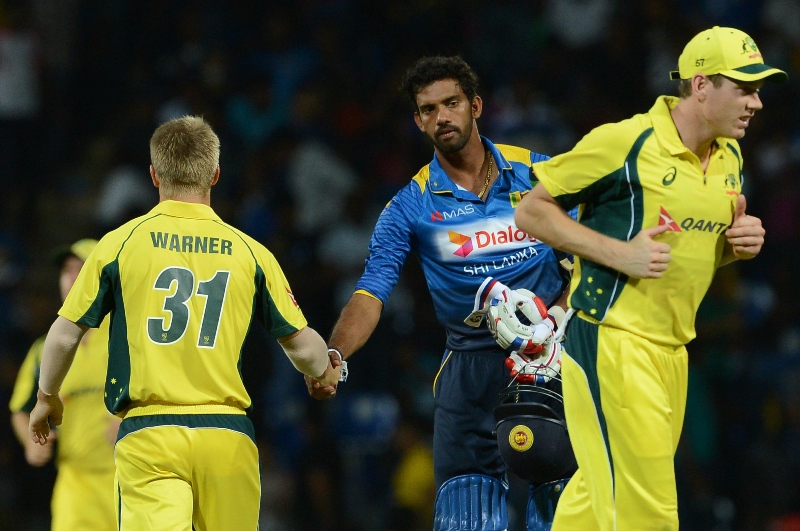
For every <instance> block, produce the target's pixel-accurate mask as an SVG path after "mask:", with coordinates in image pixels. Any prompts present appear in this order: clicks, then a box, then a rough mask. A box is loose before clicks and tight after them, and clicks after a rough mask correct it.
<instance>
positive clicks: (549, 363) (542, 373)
mask: <svg viewBox="0 0 800 531" xmlns="http://www.w3.org/2000/svg"><path fill="white" fill-rule="evenodd" d="M562 350H563V347H562V346H561V343H560V342H558V341H550V342H548V344H547V347H546V352H547V354H545V355H542V356H539V357H538V358H534V359H531V358H529V357H528V356H526V355H524V354H519V353H517V352H512V353H511V354H509V355H508V357H507V358H506V361H505V364H506V367H507V368H508V370H509V372H510V375H511V378H513V379H515V380H516V381H517V382H518V383H522V384H543V383H547V382H549V381H550V380H551V379H552V378H553V377H555V376H557V375H558V374H559V373H560V372H561V351H562Z"/></svg>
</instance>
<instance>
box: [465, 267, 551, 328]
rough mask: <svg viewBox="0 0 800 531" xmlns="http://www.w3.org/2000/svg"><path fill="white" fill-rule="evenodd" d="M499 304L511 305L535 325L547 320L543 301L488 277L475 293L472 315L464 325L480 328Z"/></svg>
mask: <svg viewBox="0 0 800 531" xmlns="http://www.w3.org/2000/svg"><path fill="white" fill-rule="evenodd" d="M498 303H509V304H511V305H512V306H514V308H515V311H516V310H520V311H521V312H522V313H523V315H525V317H527V318H528V320H529V321H530V322H531V324H534V325H536V324H539V323H540V322H542V320H543V319H545V318H547V306H546V305H545V303H544V301H543V300H542V299H540V298H539V297H537V296H536V295H534V294H533V293H531V292H530V291H528V290H526V289H518V290H512V289H511V288H509V287H508V286H506V285H505V284H503V283H502V282H499V281H498V280H495V279H494V278H492V277H486V279H484V281H483V283H482V284H481V285H480V287H479V288H478V291H477V293H475V303H474V304H473V307H472V313H471V314H469V316H467V318H466V319H464V323H466V324H468V325H469V326H473V327H478V326H480V324H481V321H483V318H484V316H486V314H487V313H489V309H490V308H491V307H492V305H494V304H498ZM520 324H521V323H520Z"/></svg>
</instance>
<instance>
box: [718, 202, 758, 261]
mask: <svg viewBox="0 0 800 531" xmlns="http://www.w3.org/2000/svg"><path fill="white" fill-rule="evenodd" d="M746 208H747V199H745V197H744V195H743V194H739V197H737V198H736V211H735V212H734V214H733V223H731V226H730V227H728V230H726V231H725V236H726V237H727V238H728V243H729V244H730V245H731V247H732V249H733V255H734V256H735V257H736V258H738V259H740V260H749V259H751V258H754V257H755V256H756V255H757V254H758V253H760V252H761V246H762V245H764V234H765V233H766V231H765V230H764V227H762V226H761V220H760V219H759V218H757V217H755V216H750V215H747V214H745V209H746Z"/></svg>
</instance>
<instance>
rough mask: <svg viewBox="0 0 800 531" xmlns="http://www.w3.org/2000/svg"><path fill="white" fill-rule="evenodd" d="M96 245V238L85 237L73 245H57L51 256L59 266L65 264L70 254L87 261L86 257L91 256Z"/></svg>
mask: <svg viewBox="0 0 800 531" xmlns="http://www.w3.org/2000/svg"><path fill="white" fill-rule="evenodd" d="M96 245H97V241H96V240H93V239H91V238H85V239H83V240H78V241H77V242H75V243H73V244H72V245H68V246H66V245H65V246H62V247H57V248H56V249H55V250H53V252H52V254H51V255H50V257H51V260H52V261H53V264H55V265H57V266H59V267H61V266H62V265H63V264H64V260H66V259H67V258H68V257H70V256H75V257H77V258H79V259H80V260H82V261H83V262H85V261H86V259H87V258H89V255H90V254H92V251H93V250H94V248H95V246H96Z"/></svg>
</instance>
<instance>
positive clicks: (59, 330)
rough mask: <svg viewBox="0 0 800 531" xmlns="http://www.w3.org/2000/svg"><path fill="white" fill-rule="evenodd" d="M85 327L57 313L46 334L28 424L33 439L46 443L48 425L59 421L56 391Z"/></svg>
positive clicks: (59, 410)
mask: <svg viewBox="0 0 800 531" xmlns="http://www.w3.org/2000/svg"><path fill="white" fill-rule="evenodd" d="M88 329H89V328H88V327H86V326H83V325H79V324H76V323H73V322H72V321H70V320H69V319H66V318H64V317H61V316H58V317H56V320H55V321H54V322H53V325H52V326H51V327H50V331H49V332H48V333H47V338H46V339H45V341H44V349H43V350H42V365H41V372H40V374H39V391H38V393H37V394H36V405H35V406H34V408H33V411H31V419H30V424H29V427H28V432H29V435H30V438H31V440H33V441H34V442H38V443H39V444H42V445H44V444H46V443H47V437H48V436H49V435H50V426H51V425H52V426H58V425H59V424H61V415H62V413H63V411H64V406H63V404H62V403H61V399H60V398H59V397H58V391H59V390H60V389H61V384H62V383H63V382H64V378H65V377H66V376H67V372H69V368H70V366H71V365H72V360H73V359H74V358H75V351H76V350H77V349H78V345H79V344H80V342H81V338H82V337H83V334H85V333H86V330H88Z"/></svg>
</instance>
